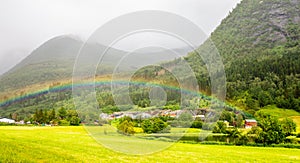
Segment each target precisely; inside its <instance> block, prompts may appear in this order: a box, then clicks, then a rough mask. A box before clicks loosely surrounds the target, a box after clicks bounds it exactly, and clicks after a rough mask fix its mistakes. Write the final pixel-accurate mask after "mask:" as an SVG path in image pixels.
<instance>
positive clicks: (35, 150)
mask: <svg viewBox="0 0 300 163" xmlns="http://www.w3.org/2000/svg"><path fill="white" fill-rule="evenodd" d="M141 141H142V140H141ZM153 143H157V144H161V142H160V141H156V140H153ZM0 148H1V152H0V160H1V161H0V162H299V161H300V150H299V149H288V148H271V147H270V148H269V147H243V146H220V145H200V144H184V143H175V144H173V145H172V146H171V147H169V148H167V149H165V150H163V151H161V152H157V153H153V154H148V155H128V154H123V153H119V152H115V151H113V150H109V149H107V148H105V147H103V146H102V145H101V144H99V143H97V142H96V141H95V139H93V138H92V137H90V136H89V134H88V133H87V131H86V130H85V129H84V127H82V126H79V127H16V126H1V127H0Z"/></svg>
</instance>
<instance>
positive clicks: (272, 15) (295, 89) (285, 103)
mask: <svg viewBox="0 0 300 163" xmlns="http://www.w3.org/2000/svg"><path fill="white" fill-rule="evenodd" d="M210 39H211V40H212V42H213V43H214V44H215V46H216V48H217V49H218V51H219V53H220V55H221V56H222V57H223V63H224V65H225V72H226V78H227V99H228V100H230V101H233V102H234V103H235V104H236V105H240V106H241V107H243V108H245V109H247V110H249V111H251V112H252V113H253V112H255V111H256V110H258V109H259V108H260V107H264V106H266V105H271V104H276V105H277V106H278V107H282V108H288V109H294V110H297V111H298V112H299V111H300V107H299V106H300V99H299V98H300V96H299V94H300V93H299V90H300V89H299V88H300V58H299V57H300V2H299V1H297V0H243V1H242V2H241V3H240V4H238V5H237V7H236V8H235V9H234V10H233V11H232V12H231V13H230V14H229V16H228V17H227V18H225V19H224V20H223V21H222V23H221V25H220V26H219V27H217V29H216V30H215V31H214V32H213V33H212V34H211V36H210ZM205 44H209V43H204V45H202V46H200V47H199V49H198V51H201V50H203V49H205V48H206V47H205V46H206V45H205ZM186 60H187V61H189V63H190V64H191V65H192V66H193V69H194V70H197V69H202V68H201V67H203V65H204V63H203V61H201V60H200V59H199V57H197V55H195V53H191V54H189V56H188V57H186ZM205 75H206V74H205V73H198V74H197V76H205ZM207 82H209V80H207V81H204V82H202V83H207ZM208 87H209V86H208Z"/></svg>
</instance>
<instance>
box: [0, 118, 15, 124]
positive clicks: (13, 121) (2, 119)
mask: <svg viewBox="0 0 300 163" xmlns="http://www.w3.org/2000/svg"><path fill="white" fill-rule="evenodd" d="M0 122H3V123H15V120H13V119H8V118H1V119H0Z"/></svg>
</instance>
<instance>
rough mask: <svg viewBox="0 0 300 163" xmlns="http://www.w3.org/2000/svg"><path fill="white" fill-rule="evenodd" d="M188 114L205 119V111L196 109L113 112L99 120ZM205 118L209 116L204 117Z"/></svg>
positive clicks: (102, 114) (176, 116)
mask: <svg viewBox="0 0 300 163" xmlns="http://www.w3.org/2000/svg"><path fill="white" fill-rule="evenodd" d="M185 112H188V113H190V114H191V115H192V116H193V118H194V119H195V118H201V119H202V120H204V119H205V113H206V110H205V109H198V110H174V111H173V110H151V111H146V112H114V113H112V114H106V113H101V114H100V118H101V119H105V120H113V119H119V118H122V117H130V118H132V119H148V118H154V117H159V116H169V117H172V118H178V117H179V116H180V115H181V114H182V113H185ZM206 116H209V114H208V115H206Z"/></svg>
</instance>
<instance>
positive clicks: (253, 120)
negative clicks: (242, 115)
mask: <svg viewBox="0 0 300 163" xmlns="http://www.w3.org/2000/svg"><path fill="white" fill-rule="evenodd" d="M245 122H257V121H256V120H255V119H245Z"/></svg>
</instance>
